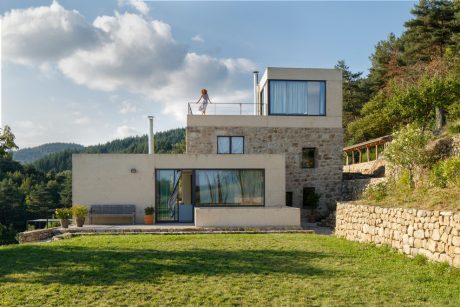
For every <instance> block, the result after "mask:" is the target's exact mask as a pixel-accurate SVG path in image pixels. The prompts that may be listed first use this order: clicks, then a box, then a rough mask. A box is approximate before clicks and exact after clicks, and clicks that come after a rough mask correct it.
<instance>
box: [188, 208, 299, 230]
mask: <svg viewBox="0 0 460 307" xmlns="http://www.w3.org/2000/svg"><path fill="white" fill-rule="evenodd" d="M195 225H196V226H198V227H251V226H253V227H300V209H299V208H291V207H280V208H267V207H265V208H264V207H260V208H258V207H249V208H239V207H238V208H235V207H232V208H225V207H223V208H204V207H197V208H195Z"/></svg>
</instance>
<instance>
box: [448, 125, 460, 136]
mask: <svg viewBox="0 0 460 307" xmlns="http://www.w3.org/2000/svg"><path fill="white" fill-rule="evenodd" d="M449 132H450V133H452V134H455V133H460V124H457V125H452V126H449Z"/></svg>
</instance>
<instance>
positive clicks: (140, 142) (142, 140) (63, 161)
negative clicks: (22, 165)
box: [33, 128, 185, 172]
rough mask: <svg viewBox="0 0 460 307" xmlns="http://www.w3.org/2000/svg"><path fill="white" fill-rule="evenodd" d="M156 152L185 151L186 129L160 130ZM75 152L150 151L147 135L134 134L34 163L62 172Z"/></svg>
mask: <svg viewBox="0 0 460 307" xmlns="http://www.w3.org/2000/svg"><path fill="white" fill-rule="evenodd" d="M154 142H155V152H156V153H184V152H185V129H184V128H178V129H172V130H167V131H163V132H158V133H156V134H155V137H154ZM74 153H93V154H94V153H130V154H146V153H148V142H147V135H143V136H133V137H127V138H124V139H117V140H114V141H110V142H107V143H105V144H99V145H93V146H88V147H85V148H82V149H76V150H70V149H68V150H65V151H62V152H58V153H55V154H51V155H48V156H46V157H44V158H42V159H40V160H38V161H36V162H35V163H33V165H34V166H35V167H36V168H37V169H38V170H40V171H43V172H49V171H55V172H62V171H65V170H71V169H72V154H74Z"/></svg>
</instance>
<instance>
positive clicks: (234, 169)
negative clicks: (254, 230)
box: [73, 67, 343, 227]
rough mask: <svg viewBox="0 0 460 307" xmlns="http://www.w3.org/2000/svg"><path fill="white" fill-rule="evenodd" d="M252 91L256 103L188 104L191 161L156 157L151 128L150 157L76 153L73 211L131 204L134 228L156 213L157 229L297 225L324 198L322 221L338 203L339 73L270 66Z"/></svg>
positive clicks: (184, 157) (185, 156)
mask: <svg viewBox="0 0 460 307" xmlns="http://www.w3.org/2000/svg"><path fill="white" fill-rule="evenodd" d="M254 84H255V86H254V102H253V103H252V104H243V103H237V104H225V103H222V104H215V105H210V106H208V108H209V113H211V115H197V114H196V112H194V110H193V108H194V106H192V105H190V104H189V114H188V116H187V128H186V154H180V155H177V154H154V153H153V150H152V149H153V148H152V145H151V144H153V132H152V131H153V129H152V128H151V129H150V130H149V131H150V132H151V134H150V135H151V136H152V137H150V141H149V144H150V148H151V152H150V154H136V155H131V154H75V155H74V156H73V203H74V204H75V203H82V204H88V205H91V204H135V205H136V209H137V210H136V222H137V223H142V220H143V209H144V208H145V207H147V206H151V205H154V206H155V218H156V222H157V223H161V222H169V223H171V222H174V223H175V222H188V223H194V224H195V225H196V226H219V227H232V226H271V227H277V226H280V227H281V226H282V227H285V226H294V227H298V226H300V223H301V218H303V219H305V217H306V214H307V213H308V212H311V210H309V209H312V208H311V207H312V206H315V203H314V199H315V197H312V196H314V195H318V196H320V197H319V207H318V208H317V210H316V211H317V212H319V214H321V215H326V214H327V213H328V212H329V211H330V210H332V209H333V208H334V207H335V204H336V201H337V200H338V199H340V196H341V180H342V138H343V131H342V74H341V71H339V70H335V69H307V68H272V67H269V68H267V69H266V70H265V72H264V74H263V76H262V78H261V79H260V81H259V80H258V74H257V73H256V74H255V75H254ZM248 107H249V108H250V112H251V114H248V112H247V111H248ZM220 108H222V110H223V111H222V112H220ZM229 108H233V112H234V113H236V114H233V113H232V114H231V115H229V114H230V113H231V111H229ZM219 114H220V115H219ZM151 127H152V124H151ZM312 200H313V201H312ZM120 218H121V217H120ZM97 222H98V223H121V222H123V221H121V220H116V218H110V220H109V219H107V218H103V217H101V218H100V220H99V221H97Z"/></svg>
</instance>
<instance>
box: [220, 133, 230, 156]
mask: <svg viewBox="0 0 460 307" xmlns="http://www.w3.org/2000/svg"><path fill="white" fill-rule="evenodd" d="M217 153H219V154H228V153H230V137H217Z"/></svg>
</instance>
